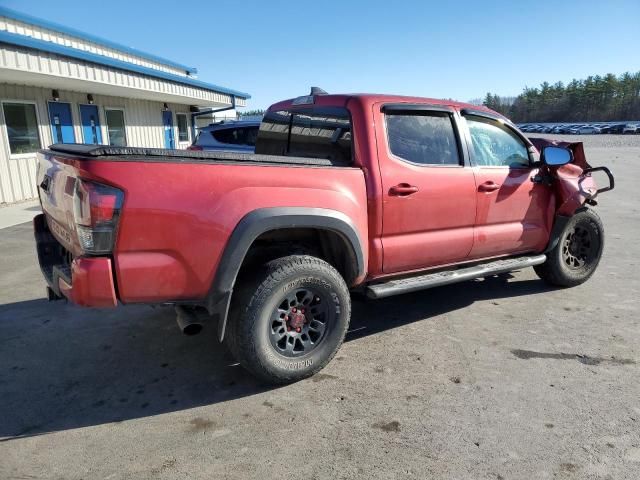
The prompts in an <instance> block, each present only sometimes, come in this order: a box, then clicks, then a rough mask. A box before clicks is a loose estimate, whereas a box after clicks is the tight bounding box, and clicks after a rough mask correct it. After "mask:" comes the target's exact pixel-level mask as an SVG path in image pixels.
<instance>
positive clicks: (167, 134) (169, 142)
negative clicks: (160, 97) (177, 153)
mask: <svg viewBox="0 0 640 480" xmlns="http://www.w3.org/2000/svg"><path fill="white" fill-rule="evenodd" d="M162 125H163V126H164V148H175V141H174V139H173V113H171V110H165V111H163V112H162Z"/></svg>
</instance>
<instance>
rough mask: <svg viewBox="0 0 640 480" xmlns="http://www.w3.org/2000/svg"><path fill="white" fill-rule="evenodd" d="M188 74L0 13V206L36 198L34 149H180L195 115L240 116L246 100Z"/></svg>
mask: <svg viewBox="0 0 640 480" xmlns="http://www.w3.org/2000/svg"><path fill="white" fill-rule="evenodd" d="M196 73H197V71H196V69H195V68H191V67H187V66H184V65H180V64H178V63H176V62H172V61H170V60H166V59H162V58H159V57H156V56H155V55H150V54H147V53H144V52H140V51H138V50H135V49H132V48H128V47H124V46H122V45H118V44H116V43H113V42H110V41H108V40H104V39H101V38H96V37H94V36H92V35H89V34H86V33H83V32H79V31H77V30H74V29H70V28H66V27H64V26H61V25H57V24H53V23H51V22H48V21H45V20H41V19H38V18H34V17H31V16H29V15H26V14H22V13H18V12H15V11H13V10H9V9H7V8H4V7H0V103H1V106H0V204H3V203H12V202H17V201H21V200H26V199H29V198H34V197H36V196H37V190H36V185H35V173H36V159H35V152H36V151H37V150H38V149H40V148H44V147H46V146H48V145H50V144H52V143H98V144H110V145H126V146H136V147H156V148H186V147H187V146H188V145H189V144H190V142H191V140H192V136H193V132H194V130H193V127H194V126H196V124H197V123H196V122H197V118H198V116H197V115H196V116H194V115H193V114H194V113H196V112H202V111H207V110H223V109H233V108H235V107H242V106H245V104H246V99H248V98H250V96H249V95H248V94H246V93H242V92H238V91H235V90H231V89H228V88H223V87H219V86H216V85H212V84H209V83H205V82H202V81H200V80H198V79H196V77H195V75H196ZM202 118H203V120H204V118H205V117H204V116H203V117H202Z"/></svg>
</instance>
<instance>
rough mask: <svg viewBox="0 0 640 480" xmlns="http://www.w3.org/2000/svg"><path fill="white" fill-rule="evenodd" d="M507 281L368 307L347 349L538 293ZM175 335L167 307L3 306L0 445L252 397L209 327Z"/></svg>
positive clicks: (357, 310) (534, 286)
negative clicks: (476, 305) (488, 303)
mask: <svg viewBox="0 0 640 480" xmlns="http://www.w3.org/2000/svg"><path fill="white" fill-rule="evenodd" d="M510 278H511V277H510V276H509V275H502V276H499V277H492V278H489V279H486V280H479V281H475V282H471V283H469V282H468V283H464V284H458V285H451V286H448V287H442V288H438V289H434V290H429V291H425V292H419V293H415V294H408V295H403V296H398V297H393V298H389V299H385V300H378V301H369V302H365V301H362V300H361V299H357V298H356V299H354V309H353V320H352V325H351V329H350V332H349V334H348V336H347V341H354V340H358V339H361V338H363V337H366V336H368V335H375V334H380V333H383V332H384V331H385V330H388V329H390V328H394V327H398V326H402V325H406V324H409V323H412V322H416V321H419V320H425V319H429V318H431V317H435V316H437V315H440V314H442V313H446V312H450V311H454V310H457V309H460V308H464V307H466V306H468V305H470V304H472V303H473V302H474V301H477V300H482V299H500V298H506V297H513V296H520V295H529V294H532V293H540V292H543V291H545V290H546V289H547V287H546V286H545V285H544V284H543V283H542V282H541V281H537V280H524V281H523V280H521V281H515V280H510ZM211 327H213V326H210V327H209V328H205V330H204V331H203V333H201V334H200V335H197V336H195V337H185V336H182V335H180V334H179V332H178V328H177V326H176V324H175V316H174V313H173V310H172V309H171V308H168V307H167V308H165V307H163V308H157V309H152V308H150V307H142V306H135V307H122V308H119V309H115V310H88V309H82V308H78V307H73V306H70V305H65V304H63V303H47V302H46V301H45V300H30V301H26V302H19V303H13V304H6V305H0V346H1V348H0V398H2V404H1V405H0V418H3V419H4V420H3V421H2V422H0V441H10V440H11V439H13V438H16V437H24V436H32V435H38V434H42V433H47V432H53V431H59V430H67V429H73V428H79V427H85V426H91V425H100V424H103V423H108V422H119V421H123V420H129V419H135V418H140V417H147V416H152V415H158V414H162V413H167V412H172V411H177V410H184V409H188V408H193V407H198V406H203V405H211V404H215V403H218V402H224V401H228V400H232V399H235V398H240V397H244V396H248V395H254V394H256V393H259V392H263V391H266V390H268V389H269V388H270V387H267V386H263V385H260V384H258V383H257V382H256V381H255V380H254V379H253V378H252V377H250V376H249V375H248V374H246V373H245V372H244V370H243V369H242V368H240V367H239V366H237V365H234V362H233V360H232V358H231V357H230V355H229V354H228V352H227V350H226V348H225V347H224V346H222V345H220V344H219V343H218V342H217V340H216V339H215V328H211Z"/></svg>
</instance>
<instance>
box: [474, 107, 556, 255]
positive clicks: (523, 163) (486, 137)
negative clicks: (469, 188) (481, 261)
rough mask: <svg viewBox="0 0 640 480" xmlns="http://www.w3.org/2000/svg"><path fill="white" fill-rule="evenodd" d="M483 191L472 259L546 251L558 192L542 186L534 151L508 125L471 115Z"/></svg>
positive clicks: (476, 170)
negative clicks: (554, 194)
mask: <svg viewBox="0 0 640 480" xmlns="http://www.w3.org/2000/svg"><path fill="white" fill-rule="evenodd" d="M463 118H464V120H465V125H466V127H467V128H466V129H465V130H466V134H467V135H468V139H469V140H468V144H469V150H470V157H471V162H472V163H473V165H474V173H475V176H476V183H477V185H478V189H477V193H476V196H477V214H476V219H475V223H476V226H475V238H474V243H473V250H472V251H471V255H470V257H471V258H483V257H493V256H499V255H509V254H514V253H524V252H531V251H541V250H542V249H543V248H544V247H545V245H546V243H547V241H548V239H549V234H550V228H551V224H552V220H553V202H552V191H551V189H550V188H549V187H547V186H545V185H543V184H541V183H538V182H537V174H538V168H537V167H535V166H534V165H533V160H534V159H533V157H532V153H531V149H532V148H533V147H531V145H530V144H529V143H528V142H526V141H525V140H524V139H523V138H522V137H521V136H520V135H519V134H518V133H517V132H516V131H515V130H514V129H512V128H511V127H510V126H509V125H508V124H507V123H505V122H503V121H501V120H499V119H496V118H490V117H486V116H481V115H473V114H465V113H464V112H463Z"/></svg>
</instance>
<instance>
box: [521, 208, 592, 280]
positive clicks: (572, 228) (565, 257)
mask: <svg viewBox="0 0 640 480" xmlns="http://www.w3.org/2000/svg"><path fill="white" fill-rule="evenodd" d="M603 248H604V226H603V224H602V220H600V217H599V216H598V214H597V213H596V212H595V211H593V210H591V209H586V210H582V211H580V212H578V213H576V214H575V215H574V216H573V217H571V219H570V220H569V222H568V223H567V225H566V227H565V229H564V231H563V232H562V235H561V236H560V239H559V241H558V244H557V245H556V246H555V248H553V249H552V250H551V251H550V252H548V253H547V261H546V262H545V263H543V264H542V265H538V266H536V267H534V269H535V271H536V273H537V274H538V276H539V277H540V278H542V279H543V280H544V281H546V282H547V283H550V284H552V285H557V286H561V287H573V286H576V285H580V284H581V283H584V282H586V281H587V280H588V279H589V278H590V277H591V275H593V273H594V272H595V271H596V268H597V266H598V263H599V262H600V257H601V256H602V251H603Z"/></svg>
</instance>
